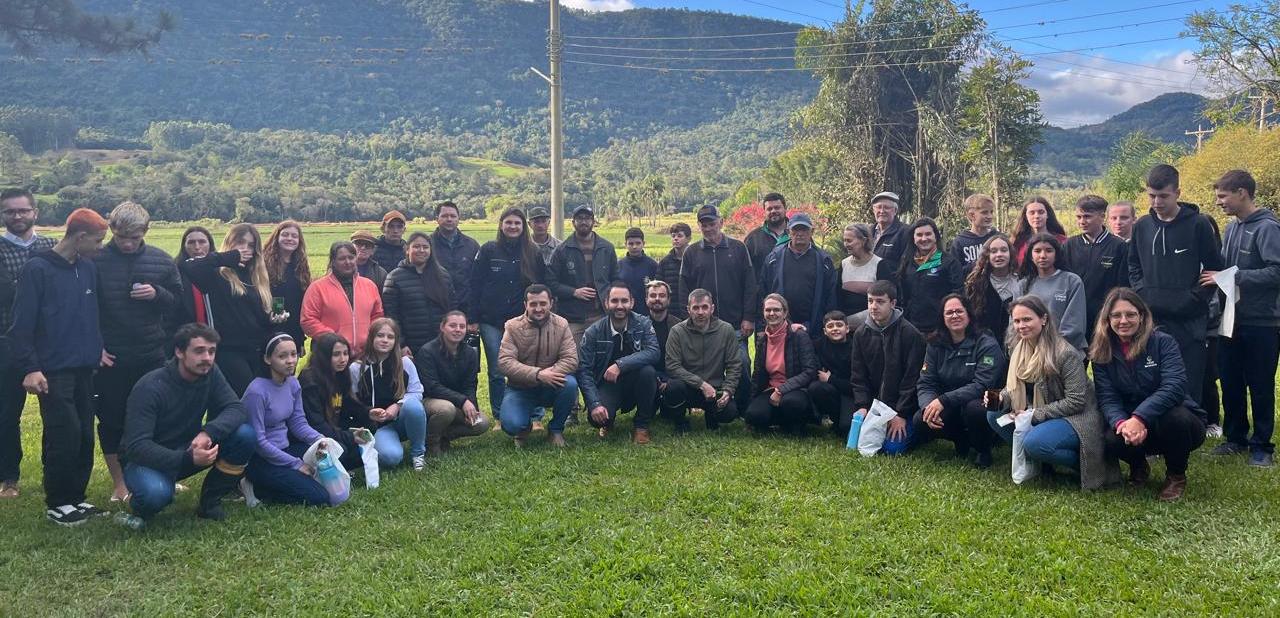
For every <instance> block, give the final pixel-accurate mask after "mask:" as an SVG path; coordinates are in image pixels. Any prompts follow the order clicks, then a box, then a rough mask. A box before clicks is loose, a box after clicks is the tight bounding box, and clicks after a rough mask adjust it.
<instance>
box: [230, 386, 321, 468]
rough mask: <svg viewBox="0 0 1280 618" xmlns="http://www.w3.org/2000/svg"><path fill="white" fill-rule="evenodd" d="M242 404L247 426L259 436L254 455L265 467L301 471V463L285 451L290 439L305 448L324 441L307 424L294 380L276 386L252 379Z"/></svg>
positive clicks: (300, 391)
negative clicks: (272, 465) (264, 462)
mask: <svg viewBox="0 0 1280 618" xmlns="http://www.w3.org/2000/svg"><path fill="white" fill-rule="evenodd" d="M242 400H243V402H244V409H245V411H246V412H247V413H248V414H249V424H250V425H252V426H253V430H254V431H255V432H257V434H258V448H257V454H258V456H259V457H261V458H263V459H265V460H267V462H268V463H271V464H274V465H277V466H284V467H287V468H300V467H302V460H301V459H298V458H297V457H294V456H293V455H290V454H289V453H286V452H285V451H284V449H286V448H288V446H289V438H290V436H292V437H293V439H294V440H295V441H298V442H303V443H306V444H311V443H313V442H315V441H316V440H319V439H320V438H322V437H324V436H321V435H320V432H318V431H316V430H315V429H313V428H312V427H311V425H308V424H307V417H306V414H305V413H303V411H302V386H301V385H299V384H298V379H297V378H295V377H293V376H289V378H288V379H287V380H285V381H284V383H283V384H276V383H275V382H274V381H272V380H271V379H270V378H254V380H253V382H250V383H249V388H247V389H245V391H244V397H243V398H242Z"/></svg>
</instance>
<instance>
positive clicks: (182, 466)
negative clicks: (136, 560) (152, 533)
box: [120, 324, 257, 529]
mask: <svg viewBox="0 0 1280 618" xmlns="http://www.w3.org/2000/svg"><path fill="white" fill-rule="evenodd" d="M219 339H220V338H219V337H218V333H217V332H215V331H214V330H213V329H212V328H210V327H208V326H205V325H202V324H187V325H185V326H183V327H182V328H179V329H178V332H177V334H175V335H174V338H173V358H172V359H171V360H170V361H169V362H168V363H167V364H166V365H165V366H164V367H161V368H160V369H156V370H154V371H152V372H150V373H148V374H147V375H145V376H143V377H142V379H141V380H139V381H138V384H137V386H135V387H134V388H133V392H132V393H130V394H129V403H128V407H127V410H126V412H125V426H124V439H123V440H122V441H121V444H122V445H123V446H124V448H125V451H124V454H125V457H124V459H125V465H124V481H125V485H126V486H127V487H128V488H129V494H130V495H129V508H130V509H131V510H132V511H133V515H127V514H122V515H121V516H120V521H121V523H123V524H125V525H126V526H128V527H130V528H135V529H140V528H142V527H143V526H145V525H146V522H147V521H148V520H150V519H151V518H152V517H155V515H156V514H157V513H159V512H160V511H161V510H163V509H164V508H165V507H166V506H169V503H171V502H173V490H174V487H173V484H174V483H176V482H177V481H180V480H182V479H184V478H187V477H189V476H191V475H193V474H196V473H198V472H200V471H201V470H204V469H206V468H209V467H211V466H212V468H213V469H212V470H209V474H208V476H206V477H205V479H204V486H203V487H202V488H201V490H200V504H199V505H198V506H197V507H196V516H197V517H200V518H203V519H212V520H222V519H224V518H225V517H226V514H225V513H224V512H223V510H222V505H221V500H222V497H223V496H225V495H226V494H228V493H230V492H231V490H232V489H234V488H235V486H236V483H237V482H238V481H239V480H240V477H241V476H242V475H243V474H244V466H245V464H246V463H248V462H249V457H250V456H251V455H253V450H254V447H255V446H256V445H257V440H256V436H255V434H254V431H253V427H251V426H250V425H249V419H248V416H247V415H246V414H245V411H244V407H242V406H241V405H240V398H239V397H236V394H235V392H234V391H233V390H231V385H230V384H228V383H227V379H226V378H224V377H223V376H222V372H221V371H219V370H218V368H217V367H215V366H214V363H213V361H214V357H215V356H216V355H217V352H218V341H219Z"/></svg>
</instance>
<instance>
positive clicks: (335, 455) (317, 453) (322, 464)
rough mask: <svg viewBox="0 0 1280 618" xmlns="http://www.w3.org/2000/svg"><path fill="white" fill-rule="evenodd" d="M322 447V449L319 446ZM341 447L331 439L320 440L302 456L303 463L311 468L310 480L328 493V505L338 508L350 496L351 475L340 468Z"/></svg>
mask: <svg viewBox="0 0 1280 618" xmlns="http://www.w3.org/2000/svg"><path fill="white" fill-rule="evenodd" d="M322 445H323V448H321V446H322ZM340 457H342V445H341V444H338V442H337V440H334V439H333V438H320V439H319V440H316V441H315V444H312V445H311V447H310V448H308V449H307V452H306V453H304V454H303V455H302V461H303V463H305V464H307V465H309V466H311V469H312V470H314V472H312V473H311V478H314V479H315V480H316V482H318V483H320V484H321V485H323V486H324V488H325V490H326V491H328V492H329V504H330V505H331V506H338V505H339V504H342V503H343V502H346V501H347V498H348V497H350V496H351V475H350V474H348V473H347V469H346V468H344V467H343V466H342V462H341V461H339V458H340Z"/></svg>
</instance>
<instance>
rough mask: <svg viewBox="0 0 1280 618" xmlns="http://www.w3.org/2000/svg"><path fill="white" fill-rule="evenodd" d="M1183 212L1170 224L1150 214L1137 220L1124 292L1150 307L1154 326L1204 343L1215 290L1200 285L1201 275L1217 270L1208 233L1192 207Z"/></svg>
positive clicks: (1206, 224)
mask: <svg viewBox="0 0 1280 618" xmlns="http://www.w3.org/2000/svg"><path fill="white" fill-rule="evenodd" d="M1179 205H1180V206H1182V208H1181V210H1179V211H1178V214H1177V216H1175V217H1174V219H1173V221H1170V222H1168V223H1166V222H1164V221H1161V220H1160V219H1159V218H1158V217H1156V215H1155V211H1154V210H1153V211H1151V213H1150V214H1148V215H1146V216H1144V217H1142V218H1141V219H1138V222H1137V223H1135V224H1134V225H1133V237H1132V238H1130V239H1129V242H1128V243H1127V244H1128V249H1129V256H1128V262H1129V284H1130V285H1129V287H1132V288H1133V289H1134V291H1135V292H1137V293H1138V294H1139V295H1141V296H1142V300H1145V301H1147V304H1148V305H1149V306H1150V307H1151V314H1152V315H1153V316H1155V319H1156V323H1157V324H1160V325H1163V326H1172V327H1174V328H1176V329H1178V330H1179V331H1185V333H1186V334H1187V335H1189V336H1191V337H1193V340H1195V341H1203V340H1204V337H1205V330H1206V323H1207V321H1208V315H1209V295H1210V294H1212V293H1213V290H1214V288H1209V287H1202V286H1201V285H1200V271H1201V267H1202V265H1203V269H1204V270H1222V254H1221V253H1220V252H1219V249H1218V240H1217V238H1216V237H1215V236H1214V235H1213V228H1212V227H1211V225H1210V223H1209V221H1208V220H1206V219H1205V218H1204V216H1202V215H1201V214H1200V209H1199V208H1198V207H1197V206H1195V205H1194V204H1182V203H1180V204H1179Z"/></svg>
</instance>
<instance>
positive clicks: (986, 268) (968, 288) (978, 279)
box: [964, 232, 1017, 315]
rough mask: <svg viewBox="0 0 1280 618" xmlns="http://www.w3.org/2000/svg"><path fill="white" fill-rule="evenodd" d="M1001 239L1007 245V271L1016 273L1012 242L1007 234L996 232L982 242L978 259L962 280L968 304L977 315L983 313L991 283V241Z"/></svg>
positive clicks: (1015, 258) (1015, 257)
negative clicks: (988, 287)
mask: <svg viewBox="0 0 1280 618" xmlns="http://www.w3.org/2000/svg"><path fill="white" fill-rule="evenodd" d="M997 241H1003V242H1004V244H1005V246H1006V247H1009V273H1010V274H1016V273H1017V264H1015V263H1014V262H1016V261H1017V256H1015V255H1014V254H1013V242H1011V241H1010V240H1009V237H1008V236H1005V235H1004V234H1000V233H998V232H997V233H996V234H994V235H992V236H991V238H988V239H987V240H986V242H983V243H982V251H981V252H979V253H978V261H977V262H975V263H974V265H973V270H971V271H969V276H968V277H965V280H964V295H965V297H966V298H967V299H968V301H969V306H970V307H972V308H973V311H976V312H977V314H978V315H985V313H983V312H984V311H986V305H987V286H988V285H991V283H990V281H989V278H990V277H991V243H994V242H997Z"/></svg>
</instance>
